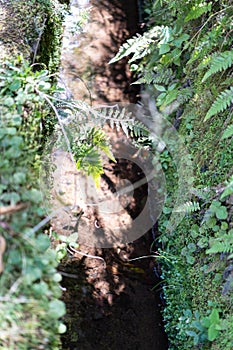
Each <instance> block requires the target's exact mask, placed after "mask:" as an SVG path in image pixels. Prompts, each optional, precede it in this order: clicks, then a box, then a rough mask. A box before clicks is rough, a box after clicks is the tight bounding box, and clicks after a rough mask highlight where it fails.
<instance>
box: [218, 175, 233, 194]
mask: <svg viewBox="0 0 233 350" xmlns="http://www.w3.org/2000/svg"><path fill="white" fill-rule="evenodd" d="M232 193H233V175H232V176H231V177H230V179H229V181H227V183H226V187H225V189H224V191H223V193H222V195H221V197H220V199H221V200H222V199H225V198H226V197H228V196H230V195H231V194H232Z"/></svg>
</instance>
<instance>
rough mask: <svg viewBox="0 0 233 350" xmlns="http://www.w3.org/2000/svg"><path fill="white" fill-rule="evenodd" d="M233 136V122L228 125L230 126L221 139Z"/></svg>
mask: <svg viewBox="0 0 233 350" xmlns="http://www.w3.org/2000/svg"><path fill="white" fill-rule="evenodd" d="M232 136H233V124H232V125H228V127H227V128H226V130H225V131H224V133H223V134H222V137H221V139H222V140H225V139H228V138H229V137H232Z"/></svg>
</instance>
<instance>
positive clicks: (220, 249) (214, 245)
mask: <svg viewBox="0 0 233 350" xmlns="http://www.w3.org/2000/svg"><path fill="white" fill-rule="evenodd" d="M217 253H226V254H232V253H233V236H232V235H230V234H227V233H226V234H224V235H222V236H221V237H220V238H216V239H214V240H213V241H212V242H211V247H210V248H209V249H207V251H206V254H217Z"/></svg>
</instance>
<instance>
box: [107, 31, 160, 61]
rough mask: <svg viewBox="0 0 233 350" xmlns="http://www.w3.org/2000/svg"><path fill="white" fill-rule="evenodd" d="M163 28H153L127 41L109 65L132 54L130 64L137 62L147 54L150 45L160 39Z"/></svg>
mask: <svg viewBox="0 0 233 350" xmlns="http://www.w3.org/2000/svg"><path fill="white" fill-rule="evenodd" d="M163 29H164V27H163V26H161V27H160V26H155V27H153V28H151V29H150V30H149V31H147V32H145V33H144V34H143V35H140V34H136V36H134V37H133V38H130V39H128V40H127V41H126V42H125V43H124V44H123V45H122V46H121V47H120V49H119V51H118V53H117V54H116V56H115V57H113V58H112V59H111V61H110V62H109V64H111V63H114V62H117V61H119V60H121V59H122V58H123V57H126V56H129V55H131V54H134V55H133V57H132V58H131V60H130V62H133V61H135V60H138V59H139V58H142V57H144V56H146V55H147V54H148V51H149V50H150V44H151V43H154V42H155V40H156V39H157V38H159V37H160V35H161V31H162V30H163Z"/></svg>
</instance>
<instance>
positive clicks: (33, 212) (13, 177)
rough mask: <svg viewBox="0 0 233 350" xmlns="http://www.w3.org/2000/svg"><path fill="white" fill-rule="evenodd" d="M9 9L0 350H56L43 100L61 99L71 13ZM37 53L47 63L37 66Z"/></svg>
mask: <svg viewBox="0 0 233 350" xmlns="http://www.w3.org/2000/svg"><path fill="white" fill-rule="evenodd" d="M1 6H2V8H3V9H4V11H5V14H6V18H7V19H8V20H9V21H7V25H8V26H5V27H4V28H1V31H0V37H1V39H2V38H3V44H2V43H1V47H3V48H4V50H3V51H2V53H4V55H1V61H2V63H1V68H0V111H1V112H0V152H1V161H0V177H1V181H0V274H1V276H0V304H1V306H0V323H1V334H0V348H1V349H3V350H4V349H5V350H6V349H7V350H8V349H12V350H13V349H16V348H17V349H22V350H23V349H25V350H26V349H54V350H55V349H58V348H59V344H60V339H59V334H60V333H63V332H64V331H65V326H64V325H63V324H62V322H61V321H60V318H61V317H62V316H63V315H64V313H65V306H64V304H63V302H61V301H60V300H59V298H60V297H61V288H60V286H59V281H60V280H61V276H60V274H58V273H57V271H56V266H57V264H58V261H57V259H56V252H54V251H53V250H51V249H49V246H50V240H49V238H48V236H47V235H45V234H43V232H42V231H40V230H39V229H38V228H37V226H36V225H37V224H38V223H39V222H40V221H41V219H42V218H43V217H44V215H45V212H44V210H43V209H42V207H41V204H42V197H41V193H40V191H39V184H38V174H39V166H40V162H41V154H42V149H43V144H44V143H45V141H46V138H47V137H48V135H49V134H50V133H51V132H52V129H53V125H54V123H55V117H54V116H53V114H52V113H51V109H50V108H49V106H48V105H46V101H45V99H44V98H43V97H42V95H43V94H49V95H52V94H53V93H54V87H53V85H52V83H51V76H50V74H51V72H52V71H54V69H56V67H57V65H58V53H59V51H60V39H61V35H60V34H61V23H62V15H61V13H62V11H63V7H59V6H61V5H59V3H58V2H57V1H49V0H48V1H46V0H43V1H42V0H41V1H33V0H31V1H27V2H22V1H19V0H18V1H11V2H10V3H9V2H8V4H7V5H6V4H2V5H1ZM58 7H59V11H57V10H58ZM18 26H19V27H18ZM19 28H20V30H21V31H19ZM48 28H49V37H48V32H47V34H46V40H48V42H49V43H50V42H53V43H54V45H55V46H56V49H55V46H52V47H51V50H52V51H50V48H49V47H47V54H46V55H44V54H43V52H42V51H43V50H42V49H41V48H42V47H43V45H44V44H42V46H40V45H41V43H43V40H44V37H43V35H44V33H46V31H47V30H48ZM19 35H22V37H21V36H20V40H19ZM8 39H10V41H8ZM37 40H39V41H40V42H39V41H38V45H37ZM33 42H34V43H36V45H35V46H33V47H34V50H32V51H31V50H30V47H32V44H33ZM39 44H40V45H39ZM39 46H40V48H39ZM19 52H21V53H22V54H23V55H24V57H23V56H17V55H18V54H19ZM37 55H39V56H38V58H39V59H40V62H43V63H44V64H41V65H40V66H36V65H31V63H32V62H34V61H35V59H36V56H37ZM9 56H13V57H14V59H12V60H11V61H9V60H8V58H9ZM42 56H43V57H42ZM25 58H26V59H27V60H25ZM35 68H41V70H37V71H35Z"/></svg>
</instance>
